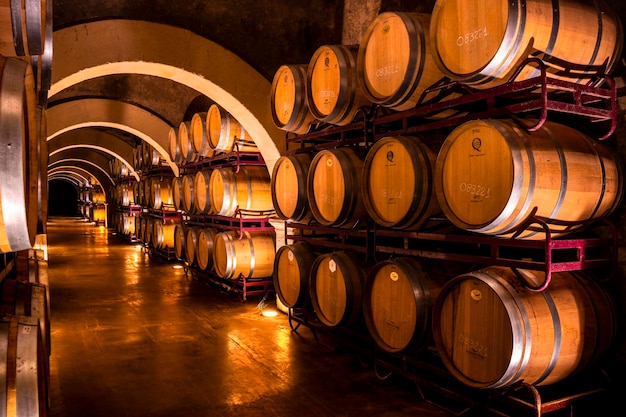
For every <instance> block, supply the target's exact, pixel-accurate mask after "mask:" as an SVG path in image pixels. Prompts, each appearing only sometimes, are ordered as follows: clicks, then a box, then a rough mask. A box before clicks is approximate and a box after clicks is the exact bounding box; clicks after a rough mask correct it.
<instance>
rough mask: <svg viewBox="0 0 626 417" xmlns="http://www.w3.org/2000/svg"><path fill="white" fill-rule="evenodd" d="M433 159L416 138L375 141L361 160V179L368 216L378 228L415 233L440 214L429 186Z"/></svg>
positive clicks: (432, 172)
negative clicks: (432, 217) (392, 228)
mask: <svg viewBox="0 0 626 417" xmlns="http://www.w3.org/2000/svg"><path fill="white" fill-rule="evenodd" d="M436 159H437V157H436V155H435V153H434V152H433V151H431V150H430V149H429V148H428V147H427V146H426V145H425V144H424V143H423V142H422V141H421V140H420V139H419V138H417V137H408V136H395V137H385V138H382V139H380V140H378V141H377V142H376V143H375V144H374V145H373V146H372V147H371V148H370V150H369V151H368V153H367V155H366V157H365V161H364V163H363V174H362V179H361V184H362V190H361V192H362V194H363V202H364V204H365V208H366V209H367V212H368V213H369V215H370V217H372V219H374V221H375V222H376V223H378V224H379V225H381V226H385V227H394V228H398V229H406V230H417V229H419V228H420V227H421V226H422V225H423V224H424V222H425V221H426V220H427V219H428V218H429V217H430V216H432V215H433V214H436V213H438V212H440V211H441V209H440V208H439V203H438V201H437V197H436V195H435V189H434V186H433V181H434V171H435V161H436ZM399 178H402V181H398V179H399Z"/></svg>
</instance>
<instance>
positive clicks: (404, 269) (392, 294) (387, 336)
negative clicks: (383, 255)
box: [363, 257, 442, 353]
mask: <svg viewBox="0 0 626 417" xmlns="http://www.w3.org/2000/svg"><path fill="white" fill-rule="evenodd" d="M441 286H442V284H441V283H440V282H438V280H436V279H434V277H431V275H430V274H429V273H428V272H427V270H426V269H425V268H424V267H423V266H422V264H421V263H420V262H419V261H418V260H417V259H415V258H409V257H399V258H393V259H389V260H386V261H382V262H379V263H377V264H376V265H374V267H373V269H372V270H370V271H369V273H368V276H367V279H366V280H365V284H364V287H363V317H364V319H365V324H366V325H367V328H368V330H369V333H370V335H371V336H372V338H373V339H374V341H375V342H376V345H377V346H378V347H379V348H380V349H382V350H384V351H386V352H392V353H396V352H415V351H417V350H419V349H422V348H424V347H426V345H427V344H429V343H430V342H431V319H432V305H433V304H434V302H435V300H436V298H437V296H438V295H439V291H440V290H441Z"/></svg>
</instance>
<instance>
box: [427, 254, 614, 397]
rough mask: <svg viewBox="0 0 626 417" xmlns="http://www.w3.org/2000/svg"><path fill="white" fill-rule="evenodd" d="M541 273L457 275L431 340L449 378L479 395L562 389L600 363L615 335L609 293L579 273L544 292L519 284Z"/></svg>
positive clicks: (442, 300)
mask: <svg viewBox="0 0 626 417" xmlns="http://www.w3.org/2000/svg"><path fill="white" fill-rule="evenodd" d="M516 273H517V274H522V275H523V279H524V280H528V281H531V282H532V283H533V285H534V284H536V283H537V282H540V281H543V280H544V275H545V274H544V273H543V272H540V271H530V270H518V271H517V272H516V271H514V270H512V269H510V268H506V267H495V266H494V267H488V268H484V269H481V270H479V271H475V272H471V273H467V274H464V275H460V276H457V277H455V278H453V279H452V280H450V281H448V282H447V283H446V284H445V285H444V287H443V288H442V290H441V293H440V295H439V297H438V298H437V301H436V302H435V306H434V309H433V336H434V339H435V344H436V346H437V349H438V351H439V354H440V356H441V358H442V360H443V362H444V363H445V365H446V367H447V368H448V369H449V371H450V372H451V373H452V374H453V375H454V376H455V377H456V378H457V379H459V380H460V381H461V382H463V383H465V384H466V385H469V386H473V387H477V388H499V387H506V386H510V385H512V384H514V383H516V382H518V381H522V380H523V381H524V382H525V383H527V384H531V385H548V384H553V383H556V382H559V381H561V380H563V379H565V378H567V377H569V376H571V375H574V374H576V373H578V372H580V371H581V370H583V369H586V368H588V367H590V366H592V365H593V364H595V363H597V361H599V360H600V359H601V358H602V357H603V356H604V355H605V354H606V353H607V352H608V350H609V349H610V347H611V345H612V343H613V340H614V338H615V335H616V317H617V316H616V310H615V306H614V301H613V300H612V299H611V297H610V296H609V293H608V292H607V291H605V290H603V289H602V288H601V287H600V286H599V285H598V283H596V282H594V281H593V280H592V279H590V278H589V277H588V276H586V275H584V274H583V273H582V272H553V273H552V280H551V282H550V285H549V286H548V288H547V289H546V290H545V291H542V292H536V291H530V290H528V289H526V288H525V287H523V286H522V285H521V280H520V278H519V277H518V276H517V275H516Z"/></svg>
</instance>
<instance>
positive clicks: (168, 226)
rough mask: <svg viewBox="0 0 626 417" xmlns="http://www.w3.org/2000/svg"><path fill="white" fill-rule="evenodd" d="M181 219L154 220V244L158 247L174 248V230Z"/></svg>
mask: <svg viewBox="0 0 626 417" xmlns="http://www.w3.org/2000/svg"><path fill="white" fill-rule="evenodd" d="M179 223H180V221H173V220H167V221H163V220H161V219H158V220H156V221H154V222H153V224H152V226H153V228H154V229H153V231H152V244H153V245H154V247H155V248H157V249H163V250H166V249H174V230H175V229H176V225H177V224H179Z"/></svg>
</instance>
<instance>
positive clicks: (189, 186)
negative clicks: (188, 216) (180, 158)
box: [182, 174, 196, 213]
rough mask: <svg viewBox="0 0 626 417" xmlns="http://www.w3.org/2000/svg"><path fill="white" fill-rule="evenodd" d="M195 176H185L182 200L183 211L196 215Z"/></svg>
mask: <svg viewBox="0 0 626 417" xmlns="http://www.w3.org/2000/svg"><path fill="white" fill-rule="evenodd" d="M194 179H195V176H194V175H193V174H186V175H183V179H182V187H183V193H182V197H183V198H182V200H183V211H185V212H187V213H195V210H196V206H195V203H194V202H195V194H194V192H193V183H194Z"/></svg>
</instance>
